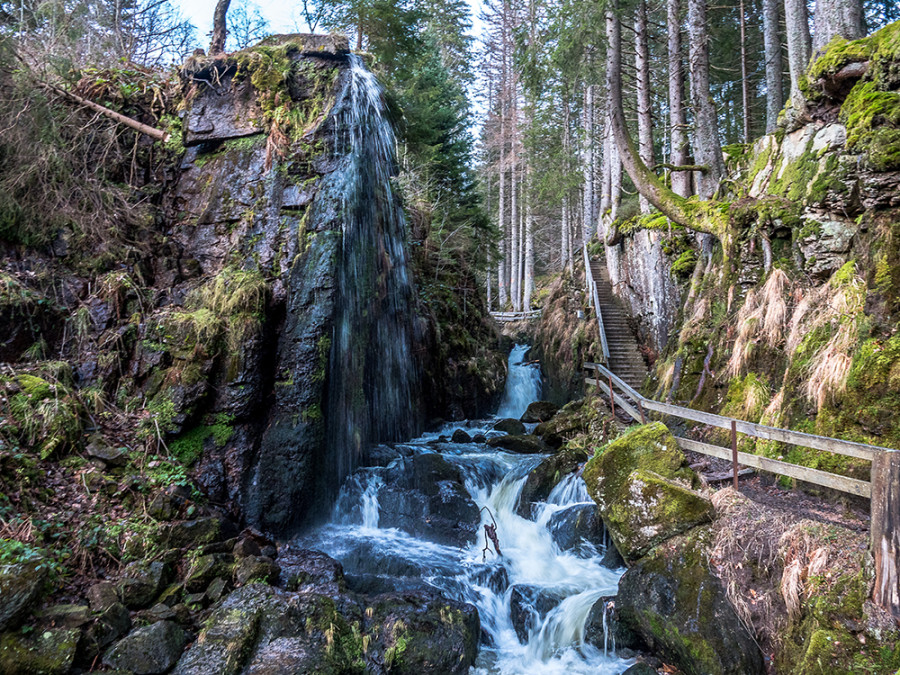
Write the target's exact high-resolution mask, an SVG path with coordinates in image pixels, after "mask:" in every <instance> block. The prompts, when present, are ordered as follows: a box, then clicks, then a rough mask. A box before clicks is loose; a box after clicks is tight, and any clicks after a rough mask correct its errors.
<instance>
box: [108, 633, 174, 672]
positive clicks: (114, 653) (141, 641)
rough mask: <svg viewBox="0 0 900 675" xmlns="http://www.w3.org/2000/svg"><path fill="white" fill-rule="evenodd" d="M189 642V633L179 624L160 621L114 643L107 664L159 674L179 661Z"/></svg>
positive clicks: (120, 668) (134, 670)
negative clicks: (186, 633)
mask: <svg viewBox="0 0 900 675" xmlns="http://www.w3.org/2000/svg"><path fill="white" fill-rule="evenodd" d="M186 644H187V635H185V632H184V631H183V630H182V629H181V628H180V627H179V626H178V625H177V624H175V623H173V622H171V621H157V622H156V623H151V624H150V625H149V626H143V627H141V628H135V629H134V630H133V631H131V632H130V633H129V634H128V635H126V636H125V637H124V638H122V639H121V640H120V641H119V642H117V643H116V644H115V645H113V646H112V647H111V648H110V649H109V651H107V652H106V654H104V655H103V664H104V665H105V666H107V667H109V668H114V669H119V670H127V671H131V672H132V673H134V675H159V674H160V673H165V672H168V670H169V669H170V668H171V667H172V666H174V665H175V664H176V663H177V662H178V659H179V657H180V656H181V652H182V651H183V650H184V646H185V645H186Z"/></svg>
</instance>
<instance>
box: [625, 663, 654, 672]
mask: <svg viewBox="0 0 900 675" xmlns="http://www.w3.org/2000/svg"><path fill="white" fill-rule="evenodd" d="M658 672H659V671H658V670H656V668H653V667H652V666H649V665H647V664H646V663H635V664H634V665H633V666H629V668H628V670H626V671H625V672H624V673H622V675H657V673H658Z"/></svg>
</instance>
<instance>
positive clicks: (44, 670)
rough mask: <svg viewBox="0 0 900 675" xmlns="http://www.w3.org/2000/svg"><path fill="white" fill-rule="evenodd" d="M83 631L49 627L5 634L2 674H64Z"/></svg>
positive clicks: (0, 664)
mask: <svg viewBox="0 0 900 675" xmlns="http://www.w3.org/2000/svg"><path fill="white" fill-rule="evenodd" d="M79 635H80V633H79V632H78V631H77V630H69V629H65V628H48V629H46V630H37V631H33V632H31V633H27V634H25V633H4V634H3V635H2V636H0V674H2V675H62V674H63V673H68V672H69V669H70V668H71V667H72V661H73V660H74V659H75V650H76V648H77V647H78V638H79Z"/></svg>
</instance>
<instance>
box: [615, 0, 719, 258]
mask: <svg viewBox="0 0 900 675" xmlns="http://www.w3.org/2000/svg"><path fill="white" fill-rule="evenodd" d="M610 4H611V9H610V10H609V11H607V13H606V33H607V43H608V48H607V67H606V77H607V85H608V90H609V107H610V115H611V121H612V131H613V134H614V137H615V140H616V146H617V148H618V150H619V156H620V159H621V162H622V164H623V166H624V167H625V170H626V171H627V172H628V175H629V176H630V177H631V180H632V182H633V183H634V184H635V187H637V189H638V191H639V192H640V193H641V194H642V195H644V196H645V197H646V198H647V199H648V200H650V203H651V204H653V205H654V206H655V207H656V208H658V209H659V210H660V211H662V212H663V213H664V214H665V215H666V216H668V217H669V218H670V219H672V220H674V221H675V222H676V223H678V224H679V225H682V226H684V227H687V228H689V229H691V230H694V231H697V232H707V233H709V234H713V235H715V236H717V237H719V238H720V239H723V240H724V239H730V238H731V230H730V226H729V224H728V219H727V217H726V216H724V215H723V214H722V213H721V209H719V208H718V205H717V204H716V203H715V202H709V203H707V202H700V203H696V202H691V201H688V200H686V199H684V198H682V197H680V196H678V195H676V194H675V193H674V192H672V191H671V190H670V189H669V188H667V187H666V186H665V185H663V183H662V182H661V181H660V180H659V178H658V177H657V176H656V174H654V173H653V172H652V171H650V169H648V168H647V165H646V164H644V163H643V162H642V161H641V158H640V156H639V155H638V152H637V149H636V148H635V146H634V141H632V140H631V136H630V135H629V134H628V127H627V126H626V125H625V112H624V111H623V109H622V37H621V26H620V25H619V20H618V19H617V18H616V16H615V0H611V3H610ZM726 243H727V242H725V241H723V245H724V244H726ZM725 249H726V251H727V250H728V247H727V246H725Z"/></svg>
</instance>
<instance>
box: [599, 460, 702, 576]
mask: <svg viewBox="0 0 900 675" xmlns="http://www.w3.org/2000/svg"><path fill="white" fill-rule="evenodd" d="M620 495H621V498H620V499H618V500H617V501H615V502H614V503H613V504H611V505H610V506H608V507H607V508H606V509H604V510H603V511H602V514H603V522H604V524H605V525H606V528H607V530H608V531H609V534H610V537H612V540H613V542H614V543H615V545H616V548H617V549H618V550H619V553H621V554H622V557H623V558H625V560H627V561H633V560H637V559H638V558H640V557H641V556H643V555H646V554H647V553H648V552H649V551H650V549H651V548H653V547H654V546H656V545H657V544H660V543H662V542H664V541H666V540H668V539H671V538H672V537H674V536H675V535H678V534H681V533H683V532H687V531H688V530H690V529H691V528H693V527H696V526H697V525H701V524H703V523H707V522H709V521H711V520H712V518H713V513H714V509H713V505H712V502H711V501H710V500H709V499H707V498H706V497H703V496H701V495H699V494H697V493H696V492H694V491H692V490H689V489H687V488H685V487H683V486H681V485H678V484H677V483H674V482H672V481H670V480H666V479H665V478H663V477H662V476H660V475H659V474H656V473H653V472H652V471H645V470H642V469H638V470H636V471H633V472H631V474H630V475H629V476H628V479H627V480H626V482H625V484H624V486H623V487H622V491H621V493H620Z"/></svg>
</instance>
